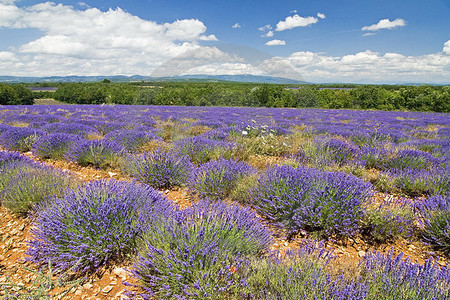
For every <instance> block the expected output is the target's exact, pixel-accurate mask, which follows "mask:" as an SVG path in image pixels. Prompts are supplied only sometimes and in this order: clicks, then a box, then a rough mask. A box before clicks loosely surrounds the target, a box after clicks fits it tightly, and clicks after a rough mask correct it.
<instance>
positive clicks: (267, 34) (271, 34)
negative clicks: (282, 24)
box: [261, 30, 273, 38]
mask: <svg viewBox="0 0 450 300" xmlns="http://www.w3.org/2000/svg"><path fill="white" fill-rule="evenodd" d="M261 37H268V38H270V37H273V31H272V30H269V31H267V33H265V34H262V35H261Z"/></svg>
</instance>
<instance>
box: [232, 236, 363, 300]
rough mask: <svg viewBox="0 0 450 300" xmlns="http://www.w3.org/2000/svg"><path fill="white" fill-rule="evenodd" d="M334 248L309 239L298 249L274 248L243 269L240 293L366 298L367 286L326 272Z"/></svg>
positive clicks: (271, 296) (266, 296) (263, 296)
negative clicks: (277, 250)
mask: <svg viewBox="0 0 450 300" xmlns="http://www.w3.org/2000/svg"><path fill="white" fill-rule="evenodd" d="M332 259H333V257H332V255H331V252H330V251H327V250H325V249H324V248H322V246H321V245H316V244H315V243H313V242H307V243H305V244H304V245H302V247H301V248H299V249H298V250H296V251H288V252H286V253H284V254H282V253H278V252H275V253H273V254H272V255H271V256H269V257H268V258H263V259H257V260H253V261H252V262H251V263H250V265H249V267H248V268H245V269H244V270H243V273H244V274H243V275H242V277H243V278H244V279H243V281H244V284H243V287H241V291H242V292H241V293H242V294H244V295H246V296H247V298H249V299H261V300H263V299H270V300H275V299H277V300H278V299H286V300H287V299H352V300H353V299H364V296H365V294H366V290H365V286H364V285H363V284H359V283H357V282H352V281H347V280H345V279H344V278H343V277H342V276H338V277H333V276H331V275H330V274H328V273H327V269H328V268H329V264H330V261H331V260H332Z"/></svg>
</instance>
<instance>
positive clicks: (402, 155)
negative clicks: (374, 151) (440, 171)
mask: <svg viewBox="0 0 450 300" xmlns="http://www.w3.org/2000/svg"><path fill="white" fill-rule="evenodd" d="M437 166H439V161H438V160H437V159H436V158H435V157H433V156H432V155H431V154H430V153H428V152H424V151H419V150H409V149H404V150H400V151H399V152H398V153H397V154H396V155H395V156H394V157H391V158H388V159H386V160H385V161H384V163H383V169H384V170H399V171H404V170H431V169H433V168H434V167H437Z"/></svg>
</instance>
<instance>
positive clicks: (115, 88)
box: [0, 80, 450, 113]
mask: <svg viewBox="0 0 450 300" xmlns="http://www.w3.org/2000/svg"><path fill="white" fill-rule="evenodd" d="M56 86H57V87H58V90H57V91H56V92H53V93H49V94H48V95H47V96H49V97H51V98H54V99H55V100H57V101H61V102H66V103H72V104H103V103H105V104H134V105H181V106H254V107H298V108H343V109H377V110H409V111H434V112H446V113H448V112H450V87H449V86H426V85H422V86H401V85H389V86H387V85H339V86H330V85H313V84H311V85H281V84H257V83H232V82H133V83H113V82H109V81H108V80H104V81H103V82H98V83H58V84H57V85H56ZM6 87H8V85H2V88H3V89H6ZM9 87H10V88H11V87H13V88H14V89H18V88H19V87H20V88H23V85H11V86H9ZM1 91H2V90H1V88H0V103H1V104H14V103H13V102H11V101H6V102H5V101H3V100H2V98H1V97H2V95H3V94H2V92H1ZM16 94H17V95H19V94H20V93H18V92H17V91H16ZM36 96H38V97H39V96H42V93H41V94H37V95H36ZM27 99H28V98H27ZM17 104H22V103H17ZM23 104H25V103H23Z"/></svg>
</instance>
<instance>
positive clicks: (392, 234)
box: [360, 199, 415, 243]
mask: <svg viewBox="0 0 450 300" xmlns="http://www.w3.org/2000/svg"><path fill="white" fill-rule="evenodd" d="M414 220H415V217H414V207H413V205H411V204H410V203H408V202H407V200H405V199H403V200H387V201H383V202H381V203H375V202H368V203H367V204H366V205H364V215H363V217H362V218H361V222H360V224H361V233H362V234H363V236H365V237H366V238H367V239H368V240H370V241H373V242H376V243H385V242H390V241H393V240H395V239H397V238H399V237H403V238H407V237H408V236H410V235H411V233H412V231H413V228H414V227H413V225H414Z"/></svg>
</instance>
